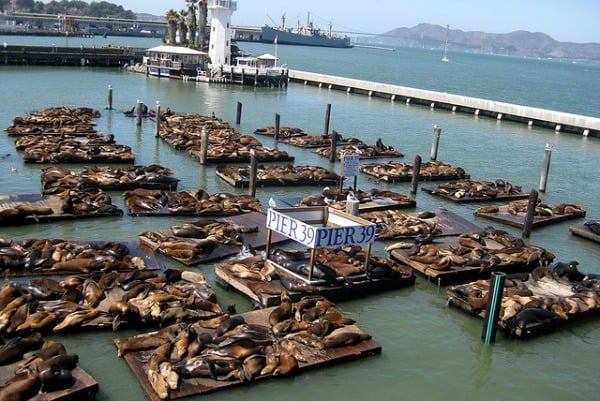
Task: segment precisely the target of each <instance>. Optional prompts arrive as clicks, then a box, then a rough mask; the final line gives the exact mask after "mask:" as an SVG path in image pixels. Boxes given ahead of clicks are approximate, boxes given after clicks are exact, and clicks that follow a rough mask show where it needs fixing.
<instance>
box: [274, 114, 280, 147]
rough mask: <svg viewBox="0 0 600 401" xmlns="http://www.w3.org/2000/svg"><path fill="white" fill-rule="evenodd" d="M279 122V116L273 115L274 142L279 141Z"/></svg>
mask: <svg viewBox="0 0 600 401" xmlns="http://www.w3.org/2000/svg"><path fill="white" fill-rule="evenodd" d="M280 122H281V116H280V115H279V113H275V134H274V138H275V140H276V141H278V140H279V129H280V128H281V126H280Z"/></svg>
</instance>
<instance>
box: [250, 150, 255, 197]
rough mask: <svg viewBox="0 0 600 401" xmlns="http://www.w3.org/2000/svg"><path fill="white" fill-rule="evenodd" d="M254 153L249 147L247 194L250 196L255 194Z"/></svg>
mask: <svg viewBox="0 0 600 401" xmlns="http://www.w3.org/2000/svg"><path fill="white" fill-rule="evenodd" d="M256 169H257V162H256V155H255V154H254V149H250V172H249V173H250V174H249V177H248V178H249V180H250V181H249V183H248V194H249V195H250V196H252V197H255V196H256V179H257V177H256Z"/></svg>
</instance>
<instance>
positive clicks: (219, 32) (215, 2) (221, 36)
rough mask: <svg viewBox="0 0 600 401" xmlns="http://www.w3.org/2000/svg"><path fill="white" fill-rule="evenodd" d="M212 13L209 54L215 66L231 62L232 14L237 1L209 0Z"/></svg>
mask: <svg viewBox="0 0 600 401" xmlns="http://www.w3.org/2000/svg"><path fill="white" fill-rule="evenodd" d="M207 5H208V9H209V10H210V13H211V20H210V39H209V45H208V46H209V47H208V56H209V57H210V61H211V63H212V65H213V67H215V66H218V65H229V64H231V15H232V14H233V12H234V11H235V10H236V9H237V1H232V0H208V4H207Z"/></svg>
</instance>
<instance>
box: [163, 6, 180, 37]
mask: <svg viewBox="0 0 600 401" xmlns="http://www.w3.org/2000/svg"><path fill="white" fill-rule="evenodd" d="M165 18H166V19H167V31H168V36H167V43H168V44H170V45H174V44H175V43H176V41H177V20H178V18H179V14H178V13H177V11H175V10H173V9H170V10H169V11H167V13H166V14H165Z"/></svg>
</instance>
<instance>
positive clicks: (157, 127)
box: [154, 100, 160, 138]
mask: <svg viewBox="0 0 600 401" xmlns="http://www.w3.org/2000/svg"><path fill="white" fill-rule="evenodd" d="M159 132H160V102H159V101H158V100H157V101H156V117H155V120H154V136H155V137H157V138H158V134H159Z"/></svg>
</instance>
